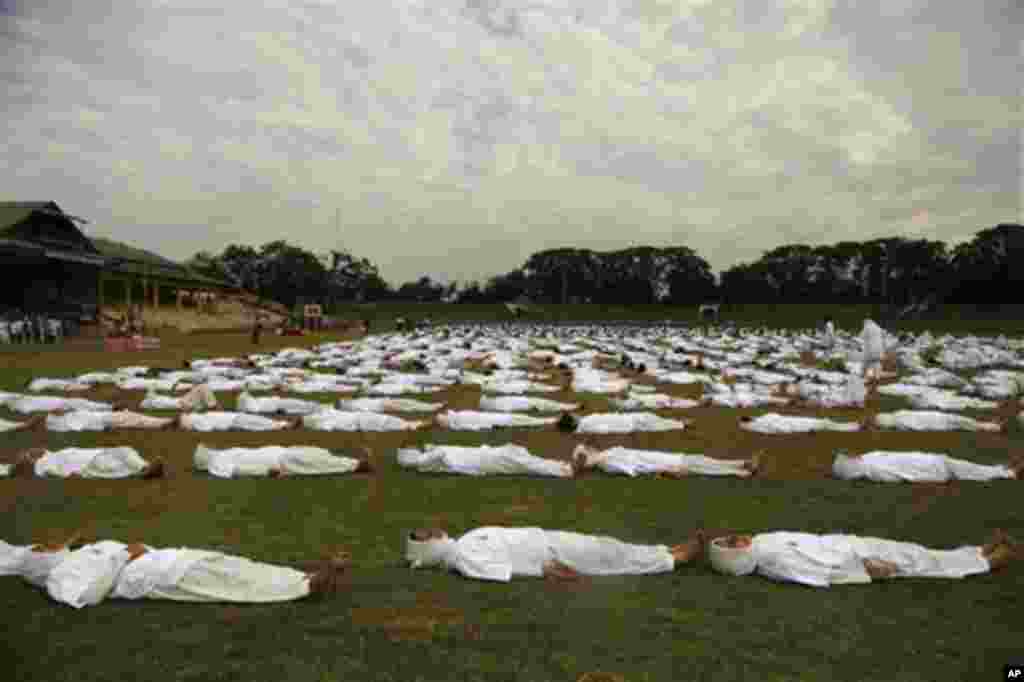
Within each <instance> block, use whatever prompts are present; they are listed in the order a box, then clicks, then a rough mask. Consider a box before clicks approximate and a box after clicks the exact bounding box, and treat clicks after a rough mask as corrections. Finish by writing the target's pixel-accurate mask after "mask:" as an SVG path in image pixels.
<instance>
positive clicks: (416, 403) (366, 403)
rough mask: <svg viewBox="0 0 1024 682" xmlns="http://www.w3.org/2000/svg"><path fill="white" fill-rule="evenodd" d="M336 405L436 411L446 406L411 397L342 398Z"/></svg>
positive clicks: (353, 408) (352, 409)
mask: <svg viewBox="0 0 1024 682" xmlns="http://www.w3.org/2000/svg"><path fill="white" fill-rule="evenodd" d="M335 407H336V408H338V409H339V410H343V411H349V412H436V411H438V410H440V409H442V408H443V407H444V403H426V402H423V401H422V400H412V399H410V398H354V399H344V398H342V399H341V400H339V401H338V402H337V403H336V404H335Z"/></svg>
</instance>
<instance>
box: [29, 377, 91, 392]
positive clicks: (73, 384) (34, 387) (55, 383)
mask: <svg viewBox="0 0 1024 682" xmlns="http://www.w3.org/2000/svg"><path fill="white" fill-rule="evenodd" d="M90 388H91V386H89V385H88V384H83V383H81V382H79V381H68V380H67V379H46V378H42V377H41V378H39V379H33V380H32V382H31V383H30V384H29V385H28V390H30V391H32V392H33V393H39V392H40V391H87V390H89V389H90Z"/></svg>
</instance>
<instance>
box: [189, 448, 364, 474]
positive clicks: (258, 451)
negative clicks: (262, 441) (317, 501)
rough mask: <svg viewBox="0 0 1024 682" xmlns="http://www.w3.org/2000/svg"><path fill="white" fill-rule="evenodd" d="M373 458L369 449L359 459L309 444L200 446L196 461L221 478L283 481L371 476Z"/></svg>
mask: <svg viewBox="0 0 1024 682" xmlns="http://www.w3.org/2000/svg"><path fill="white" fill-rule="evenodd" d="M370 455H371V452H370V449H369V448H363V456H362V457H361V458H358V459H357V458H354V457H346V456H344V455H339V454H335V453H333V452H331V451H330V450H327V449H325V448H318V447H313V446H306V445H293V446H280V445H267V446H264V447H257V448H228V449H225V450H215V449H213V448H209V447H207V446H205V445H203V444H202V443H200V444H199V445H197V446H196V451H195V454H194V455H193V457H192V462H193V466H194V467H195V469H196V470H197V471H205V472H208V473H210V474H211V475H213V476H216V477H218V478H240V477H243V476H244V477H248V476H257V477H259V476H266V477H269V478H283V477H286V476H325V475H332V474H335V475H337V474H351V473H362V472H366V473H370V472H372V471H373V470H374V469H373V466H372V465H371V464H370Z"/></svg>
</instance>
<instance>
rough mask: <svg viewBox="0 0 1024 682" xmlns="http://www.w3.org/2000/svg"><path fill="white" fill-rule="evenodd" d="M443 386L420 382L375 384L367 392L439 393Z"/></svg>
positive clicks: (401, 393) (391, 393) (392, 393)
mask: <svg viewBox="0 0 1024 682" xmlns="http://www.w3.org/2000/svg"><path fill="white" fill-rule="evenodd" d="M440 390H441V388H440V387H437V386H420V385H418V384H408V383H406V384H399V383H390V384H374V385H373V386H370V387H369V388H367V389H366V392H367V393H368V394H370V395H405V394H416V395H419V394H424V393H437V392H438V391H440Z"/></svg>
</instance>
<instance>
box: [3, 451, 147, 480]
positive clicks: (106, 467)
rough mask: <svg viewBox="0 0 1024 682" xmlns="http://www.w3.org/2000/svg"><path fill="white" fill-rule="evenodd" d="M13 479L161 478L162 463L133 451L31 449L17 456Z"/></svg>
mask: <svg viewBox="0 0 1024 682" xmlns="http://www.w3.org/2000/svg"><path fill="white" fill-rule="evenodd" d="M11 475H13V476H26V477H31V476H36V477H38V478H108V479H112V478H142V479H151V478H161V477H162V476H163V475H164V462H163V460H162V459H160V458H156V459H154V460H153V461H152V462H147V461H146V460H144V459H143V458H142V457H140V456H139V453H138V452H136V451H135V449H134V448H129V447H111V448H64V449H63V450H57V451H54V452H51V451H48V450H46V449H45V448H30V449H28V450H25V451H24V452H22V453H20V454H19V455H18V456H17V459H16V460H15V463H14V465H13V468H12V469H11Z"/></svg>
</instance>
